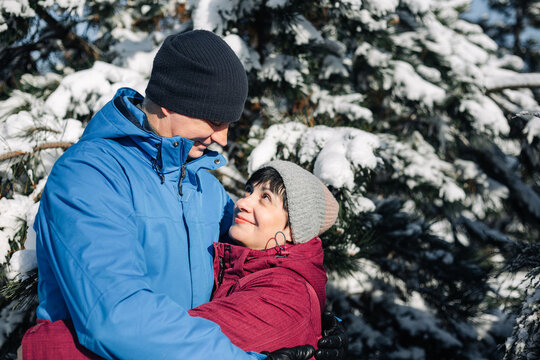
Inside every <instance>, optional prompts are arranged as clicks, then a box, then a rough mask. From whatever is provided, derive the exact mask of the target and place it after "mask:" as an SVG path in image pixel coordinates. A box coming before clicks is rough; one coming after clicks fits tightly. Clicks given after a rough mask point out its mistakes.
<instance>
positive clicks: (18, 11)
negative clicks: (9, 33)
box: [0, 0, 36, 31]
mask: <svg viewBox="0 0 540 360" xmlns="http://www.w3.org/2000/svg"><path fill="white" fill-rule="evenodd" d="M0 12H5V13H7V14H13V15H17V16H20V17H23V18H30V17H34V16H35V15H36V13H35V12H34V10H33V9H32V8H31V7H30V5H29V4H28V0H2V1H1V2H0ZM3 30H4V29H2V31H3ZM6 30H7V28H6Z"/></svg>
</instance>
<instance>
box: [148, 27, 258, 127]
mask: <svg viewBox="0 0 540 360" xmlns="http://www.w3.org/2000/svg"><path fill="white" fill-rule="evenodd" d="M247 91H248V81H247V75H246V71H245V70H244V67H243V66H242V63H241V62H240V60H239V59H238V57H237V56H236V54H235V53H234V51H233V50H232V49H231V48H230V47H229V45H227V43H226V42H225V41H224V40H223V39H222V38H220V37H219V36H217V35H216V34H214V33H212V32H210V31H206V30H194V31H189V32H185V33H181V34H175V35H170V36H168V37H167V38H166V39H165V41H164V42H163V45H161V48H160V49H159V50H158V52H157V54H156V57H155V58H154V64H153V67H152V74H151V75H150V80H149V81H148V86H147V88H146V96H147V97H148V98H149V99H150V100H152V101H153V102H155V103H156V104H158V105H160V106H163V107H164V108H166V109H168V110H172V111H174V112H176V113H179V114H182V115H186V116H190V117H194V118H198V119H203V120H209V121H217V122H232V121H237V120H239V119H240V116H241V115H242V112H243V110H244V103H245V102H246V97H247Z"/></svg>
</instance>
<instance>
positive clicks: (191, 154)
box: [188, 148, 206, 159]
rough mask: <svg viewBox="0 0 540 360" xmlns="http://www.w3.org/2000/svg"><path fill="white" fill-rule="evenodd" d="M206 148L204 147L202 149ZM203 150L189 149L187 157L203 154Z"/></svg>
mask: <svg viewBox="0 0 540 360" xmlns="http://www.w3.org/2000/svg"><path fill="white" fill-rule="evenodd" d="M204 150H206V148H205V149H204ZM204 150H199V149H195V150H194V149H191V150H190V151H189V153H188V159H197V158H200V157H201V156H203V155H204Z"/></svg>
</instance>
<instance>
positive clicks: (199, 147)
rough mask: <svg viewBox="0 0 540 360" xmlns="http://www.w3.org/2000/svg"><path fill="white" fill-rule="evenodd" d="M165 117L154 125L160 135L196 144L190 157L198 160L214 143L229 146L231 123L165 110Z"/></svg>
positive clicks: (189, 154) (190, 152)
mask: <svg viewBox="0 0 540 360" xmlns="http://www.w3.org/2000/svg"><path fill="white" fill-rule="evenodd" d="M162 110H163V114H164V117H163V118H161V119H159V121H158V123H157V124H152V127H153V128H154V129H155V130H156V132H157V133H158V135H160V136H164V137H172V136H182V137H184V138H186V139H189V140H192V141H193V142H194V144H193V147H192V148H191V150H190V151H189V153H188V157H189V158H192V159H196V158H198V157H200V156H201V155H202V154H203V153H204V150H205V149H206V148H207V147H208V146H209V145H210V144H212V143H214V142H215V143H218V144H219V145H221V146H225V145H227V132H228V131H229V123H220V122H212V121H207V120H203V119H197V118H192V117H189V116H186V115H182V114H178V113H175V112H172V111H168V110H166V109H163V108H162Z"/></svg>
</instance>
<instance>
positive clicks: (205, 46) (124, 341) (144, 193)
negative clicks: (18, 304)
mask: <svg viewBox="0 0 540 360" xmlns="http://www.w3.org/2000/svg"><path fill="white" fill-rule="evenodd" d="M246 96H247V77H246V74H245V71H244V69H243V67H242V64H241V63H240V61H239V60H238V58H237V57H236V55H235V54H234V52H233V51H232V50H231V49H230V48H229V47H228V45H227V44H226V43H225V42H224V41H223V40H222V39H221V38H219V37H218V36H216V35H214V34H213V33H211V32H208V31H201V30H197V31H191V32H188V33H184V34H180V35H173V36H170V37H168V38H167V39H166V40H165V42H164V44H163V45H162V47H161V48H160V50H159V51H158V53H157V55H156V57H155V59H154V65H153V69H152V74H151V77H150V80H149V83H148V86H147V88H146V97H145V98H143V97H142V96H141V95H140V94H138V93H137V92H136V91H134V90H132V89H128V88H123V89H120V90H118V92H117V94H116V95H115V97H114V98H113V100H111V101H110V102H109V103H107V104H106V105H105V106H104V107H103V108H102V109H101V110H100V111H99V112H98V113H97V114H96V115H95V116H94V117H93V119H92V120H91V121H90V122H89V124H88V126H87V128H86V130H85V132H84V134H83V136H82V138H81V140H80V141H79V142H78V143H77V144H75V145H73V146H72V147H71V148H70V149H69V150H68V151H66V153H65V154H64V155H63V156H62V157H61V158H60V159H59V160H58V161H57V163H56V164H55V166H54V168H53V170H52V171H51V174H50V176H49V179H48V181H47V185H46V187H45V189H44V192H43V195H42V198H41V204H40V209H39V212H38V215H37V217H36V222H35V229H36V232H37V254H38V270H39V289H38V292H39V299H40V304H39V307H38V310H37V317H38V319H41V321H52V322H54V321H57V320H62V319H71V320H72V321H73V325H74V328H75V330H76V333H77V337H78V340H79V341H80V343H81V344H82V345H84V346H85V347H86V348H87V349H89V350H91V351H92V352H94V353H95V354H97V355H99V356H101V357H104V358H108V359H208V358H217V359H253V358H264V357H265V355H261V354H256V353H246V352H244V351H242V350H241V349H239V348H238V347H236V346H234V345H232V343H231V342H230V341H229V339H228V338H227V337H226V336H225V335H224V334H223V333H222V332H221V331H220V329H219V326H217V325H216V324H215V323H213V322H211V321H209V320H205V319H203V318H197V317H191V316H189V315H188V313H187V310H188V309H191V308H193V307H196V306H198V305H201V304H203V303H205V302H207V301H208V300H209V298H210V294H211V291H212V286H213V283H214V279H213V271H212V256H213V250H212V249H213V243H214V242H216V241H218V239H219V236H220V235H221V234H222V233H224V232H225V231H226V230H227V229H228V228H229V226H230V223H231V220H232V209H233V203H232V201H231V199H230V198H229V196H228V195H227V193H226V192H225V190H224V189H223V187H222V186H221V184H220V183H219V181H218V180H217V179H216V178H215V177H213V176H212V175H211V174H210V173H209V172H208V171H206V170H212V169H216V168H218V167H220V166H222V165H224V164H225V160H224V158H223V157H222V156H221V155H219V154H218V153H216V152H212V151H208V150H207V147H208V146H209V145H210V144H211V143H213V142H216V143H218V144H220V145H225V144H226V143H227V131H228V125H229V123H230V122H232V121H237V120H238V119H239V118H240V116H241V113H242V110H243V107H244V102H245V100H246ZM334 325H335V324H334ZM342 340H343V339H342V338H338V340H337V341H338V346H334V347H337V348H339V347H341V342H342ZM335 341H336V338H332V339H331V341H330V342H331V345H335V344H334V342H335ZM336 351H339V350H336ZM23 354H24V341H23ZM330 354H331V352H330ZM312 355H313V348H311V347H298V348H292V349H284V350H281V351H277V352H274V353H270V354H268V358H270V359H291V360H292V359H307V358H309V357H311V356H312ZM323 355H324V354H323ZM326 355H328V354H326Z"/></svg>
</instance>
